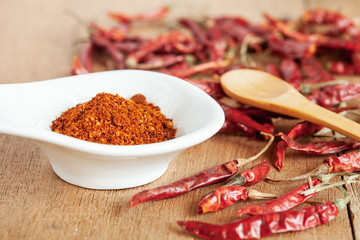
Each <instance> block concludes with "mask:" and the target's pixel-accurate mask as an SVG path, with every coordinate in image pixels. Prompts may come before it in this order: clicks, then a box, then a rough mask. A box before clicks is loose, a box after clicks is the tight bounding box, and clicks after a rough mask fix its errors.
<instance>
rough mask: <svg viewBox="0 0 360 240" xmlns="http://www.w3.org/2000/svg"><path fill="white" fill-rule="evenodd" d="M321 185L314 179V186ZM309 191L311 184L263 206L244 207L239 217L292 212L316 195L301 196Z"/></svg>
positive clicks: (239, 212)
mask: <svg viewBox="0 0 360 240" xmlns="http://www.w3.org/2000/svg"><path fill="white" fill-rule="evenodd" d="M319 183H321V181H320V180H318V179H312V184H313V186H316V185H317V184H319ZM307 189H309V183H305V184H303V185H301V186H299V187H297V188H294V189H293V190H291V191H289V192H288V193H286V194H284V195H282V196H280V197H278V198H276V199H273V200H270V201H267V202H264V203H262V204H256V205H247V206H244V207H242V208H241V209H240V210H239V211H238V215H239V216H243V215H245V214H249V215H259V214H267V213H272V212H283V211H287V210H290V209H292V208H294V207H296V206H298V205H300V204H302V203H304V202H306V201H307V200H309V199H310V198H312V197H313V196H314V195H315V194H316V193H313V194H310V195H308V196H305V195H303V194H301V193H302V192H303V191H305V190H307Z"/></svg>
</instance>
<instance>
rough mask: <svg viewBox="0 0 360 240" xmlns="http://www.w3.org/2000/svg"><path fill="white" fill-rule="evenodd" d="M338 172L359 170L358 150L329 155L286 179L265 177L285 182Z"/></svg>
mask: <svg viewBox="0 0 360 240" xmlns="http://www.w3.org/2000/svg"><path fill="white" fill-rule="evenodd" d="M338 172H348V173H354V172H360V152H349V153H346V154H343V155H341V156H338V157H335V156H331V157H328V158H326V159H325V160H324V163H323V164H321V165H320V166H318V167H317V168H316V169H314V170H312V171H311V172H309V173H305V174H303V175H300V176H296V177H292V178H288V179H271V178H266V180H268V181H270V182H286V181H298V180H304V179H307V178H309V177H319V176H320V175H324V174H329V173H338Z"/></svg>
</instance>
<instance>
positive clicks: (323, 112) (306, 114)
mask: <svg viewBox="0 0 360 240" xmlns="http://www.w3.org/2000/svg"><path fill="white" fill-rule="evenodd" d="M302 108H303V109H304V110H305V111H298V110H296V109H295V110H294V115H293V116H294V117H298V118H301V119H304V120H306V121H309V122H313V123H316V124H319V125H321V126H324V127H328V128H330V129H332V130H334V131H335V132H338V133H341V134H343V135H345V136H347V137H349V138H351V139H354V140H356V141H360V124H358V123H356V122H354V121H352V120H350V119H348V118H346V117H343V116H341V115H339V114H336V113H334V112H332V111H330V110H327V109H325V108H323V107H320V106H319V105H317V104H315V103H313V102H311V101H309V100H308V99H306V98H305V100H304V102H303V106H302Z"/></svg>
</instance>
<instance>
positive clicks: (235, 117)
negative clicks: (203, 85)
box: [219, 103, 273, 134]
mask: <svg viewBox="0 0 360 240" xmlns="http://www.w3.org/2000/svg"><path fill="white" fill-rule="evenodd" d="M219 104H220V106H221V107H222V109H223V110H224V113H225V118H227V119H229V120H230V121H232V122H236V123H242V124H244V125H246V126H249V127H251V128H253V129H255V130H256V131H258V132H265V133H269V134H273V131H272V130H271V129H269V128H267V127H265V126H264V125H262V124H260V123H258V122H256V121H255V120H254V119H252V118H250V117H249V116H248V115H246V114H244V113H242V112H241V111H239V110H237V109H235V108H232V107H230V106H227V105H225V104H223V103H219Z"/></svg>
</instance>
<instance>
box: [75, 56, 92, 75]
mask: <svg viewBox="0 0 360 240" xmlns="http://www.w3.org/2000/svg"><path fill="white" fill-rule="evenodd" d="M85 73H89V72H88V70H86V69H85V67H84V66H83V65H82V64H81V63H80V61H79V59H78V58H77V57H75V58H74V63H73V68H72V70H71V74H72V75H80V74H85Z"/></svg>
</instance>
